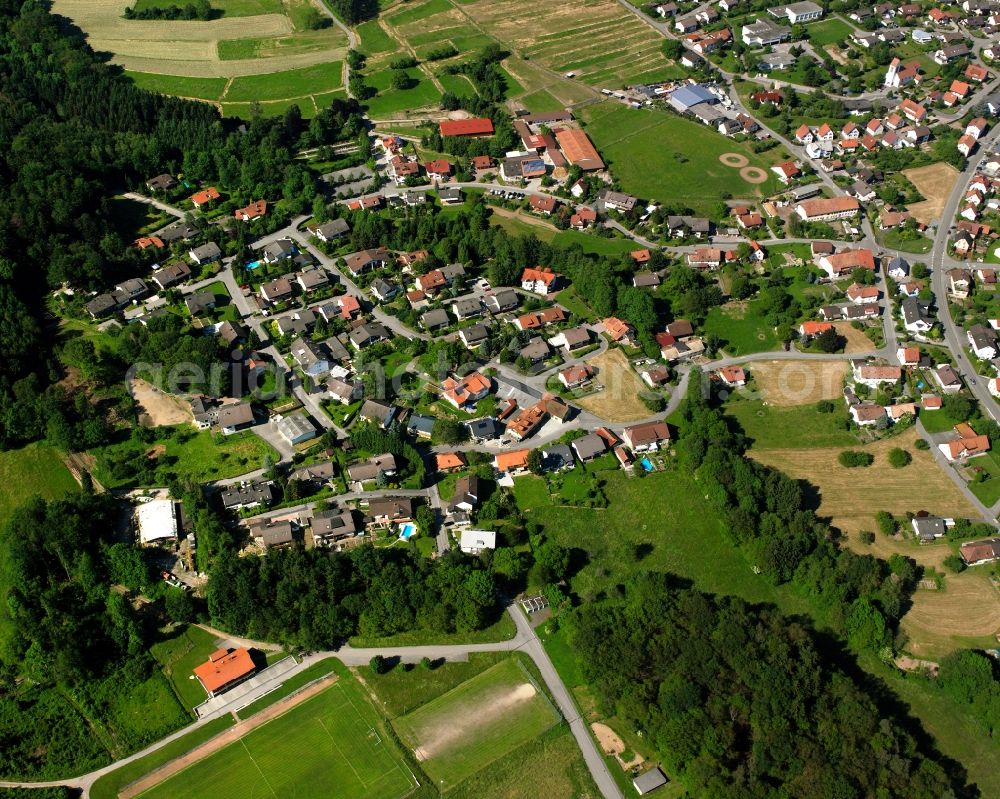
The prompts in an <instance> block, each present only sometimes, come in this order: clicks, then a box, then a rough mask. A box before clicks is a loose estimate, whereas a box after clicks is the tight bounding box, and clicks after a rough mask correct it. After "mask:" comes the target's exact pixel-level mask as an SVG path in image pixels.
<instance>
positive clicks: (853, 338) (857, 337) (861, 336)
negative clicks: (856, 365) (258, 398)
mask: <svg viewBox="0 0 1000 799" xmlns="http://www.w3.org/2000/svg"><path fill="white" fill-rule="evenodd" d="M833 326H834V328H835V329H836V330H837V332H838V333H840V335H842V336H843V337H844V338H846V339H847V346H846V347H844V352H845V353H847V354H848V355H852V354H853V353H855V352H871V351H872V350H874V349H875V345H874V344H873V343H872V340H871V339H870V338H868V336H866V335H865V331H864V330H856V329H855V328H853V327H851V323H850V322H846V321H843V320H842V321H840V322H834V323H833Z"/></svg>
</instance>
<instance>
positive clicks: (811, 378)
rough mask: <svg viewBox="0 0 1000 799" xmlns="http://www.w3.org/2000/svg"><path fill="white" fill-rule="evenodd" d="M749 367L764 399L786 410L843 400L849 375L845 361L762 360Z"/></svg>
mask: <svg viewBox="0 0 1000 799" xmlns="http://www.w3.org/2000/svg"><path fill="white" fill-rule="evenodd" d="M748 368H749V371H750V374H751V375H752V376H753V380H754V385H755V386H756V388H757V390H758V391H760V393H761V395H762V399H763V400H764V401H765V402H766V403H767V404H768V405H777V406H784V407H787V406H790V405H808V404H810V403H813V402H819V401H820V400H825V399H828V400H835V399H839V398H840V396H841V392H842V391H843V387H844V375H845V374H847V363H846V362H844V361H760V362H756V363H752V364H750V366H749V367H748Z"/></svg>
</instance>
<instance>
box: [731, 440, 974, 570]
mask: <svg viewBox="0 0 1000 799" xmlns="http://www.w3.org/2000/svg"><path fill="white" fill-rule="evenodd" d="M916 439H917V431H916V429H910V430H907V431H906V432H904V433H902V434H901V435H898V436H894V437H892V438H888V439H883V440H881V441H876V442H874V443H872V444H866V445H859V446H857V447H852V449H861V450H864V451H866V452H870V453H871V454H872V455H874V456H875V462H874V463H873V464H872V465H871V466H869V467H867V468H860V469H848V468H845V467H843V466H841V465H840V463H839V462H838V461H837V456H838V455H839V454H840V453H841V452H842V451H843V450H844V449H845V448H844V447H818V448H814V449H759V450H758V449H754V450H751V455H752V456H753V457H754V458H756V459H757V460H759V461H761V462H762V463H766V464H768V465H770V466H773V467H775V468H776V469H781V471H783V472H785V473H786V474H788V475H789V476H790V477H793V478H795V479H801V480H807V481H808V482H809V483H811V484H812V485H814V486H816V488H817V489H818V490H819V495H820V503H819V510H818V512H819V515H820V516H823V517H827V518H829V519H830V520H831V522H832V523H833V525H834V526H835V527H837V528H839V529H840V530H841V531H843V532H844V533H845V534H847V535H848V536H849V538H853V539H856V537H857V536H856V534H857V532H858V531H860V530H874V529H875V513H876V512H877V511H880V510H886V511H889V512H890V513H893V514H898V515H900V516H903V515H905V514H906V513H907V511H912V512H916V511H919V510H926V511H928V512H930V513H935V514H938V515H940V516H952V517H954V516H958V517H968V518H976V517H978V513H977V512H976V510H975V508H974V507H973V506H972V504H971V503H970V502H969V501H968V500H967V499H966V498H965V495H964V494H962V493H961V492H960V491H959V490H958V487H957V486H956V485H955V484H954V483H953V482H952V481H951V479H950V478H949V477H948V475H946V474H945V473H944V471H943V470H942V469H941V467H940V466H938V464H937V461H935V460H934V456H933V455H931V453H930V452H929V451H927V450H919V449H916V448H915V447H914V446H913V443H914V442H915V441H916ZM895 447H902V448H903V449H905V450H907V451H908V452H909V453H910V455H912V456H913V461H912V462H911V463H910V465H909V466H905V467H903V468H902V469H895V468H893V467H892V466H890V465H889V462H888V457H887V456H888V452H889V450H891V449H894V448H895ZM854 545H857V546H860V544H858V543H857V542H856V541H855V542H854V543H853V544H852V546H854ZM945 554H947V553H945ZM911 556H913V557H915V555H913V554H912V550H911Z"/></svg>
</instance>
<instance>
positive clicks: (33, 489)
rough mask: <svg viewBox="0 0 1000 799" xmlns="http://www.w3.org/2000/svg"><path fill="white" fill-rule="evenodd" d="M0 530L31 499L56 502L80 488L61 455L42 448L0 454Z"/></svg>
mask: <svg viewBox="0 0 1000 799" xmlns="http://www.w3.org/2000/svg"><path fill="white" fill-rule="evenodd" d="M0 485H2V486H3V491H0V527H3V526H4V525H6V523H7V520H8V519H10V515H11V513H13V512H14V509H15V508H17V507H18V506H19V505H23V504H24V503H25V502H27V501H28V500H29V499H31V498H32V497H42V499H59V498H60V497H62V496H64V495H66V494H68V493H70V492H71V491H75V490H76V489H77V488H79V486H78V484H77V482H76V480H74V479H73V475H72V474H70V471H69V469H67V468H66V465H65V464H64V463H63V458H62V454H61V453H60V452H59V451H58V450H57V449H55V448H53V447H49V446H47V445H45V444H29V445H28V446H26V447H22V448H21V449H12V450H8V451H7V452H0Z"/></svg>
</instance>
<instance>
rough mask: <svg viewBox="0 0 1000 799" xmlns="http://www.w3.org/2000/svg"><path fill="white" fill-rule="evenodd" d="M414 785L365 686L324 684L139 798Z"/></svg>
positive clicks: (360, 792) (397, 792) (360, 791)
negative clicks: (320, 690) (319, 689)
mask: <svg viewBox="0 0 1000 799" xmlns="http://www.w3.org/2000/svg"><path fill="white" fill-rule="evenodd" d="M413 787H414V783H413V778H412V776H411V775H410V773H409V770H408V769H407V768H406V767H405V765H404V764H403V762H402V758H401V755H400V752H399V751H398V750H397V749H396V747H395V745H394V744H393V742H392V739H391V737H390V736H389V735H388V734H387V733H386V732H385V731H384V730H381V731H380V721H379V717H378V714H377V713H376V712H375V709H374V708H373V707H372V706H371V705H370V704H369V702H368V700H367V698H366V697H365V694H364V692H363V690H362V689H361V688H360V686H359V685H358V684H357V683H355V682H354V681H353V680H352V679H351V678H350V677H348V676H342V677H341V678H340V680H339V681H338V682H337V683H335V684H334V685H332V686H330V687H329V688H328V689H326V690H325V691H323V692H322V693H320V694H318V695H317V696H314V697H312V698H311V699H308V700H306V701H305V702H303V703H302V704H300V705H297V706H296V707H294V708H292V709H291V710H289V711H288V712H287V713H284V714H283V715H281V716H279V717H277V718H276V719H274V720H273V721H270V722H268V723H266V724H264V725H263V726H261V727H258V728H256V729H254V730H252V731H251V732H249V733H248V734H247V735H245V736H244V737H243V738H241V739H240V740H239V741H236V742H234V743H232V744H230V745H228V746H226V747H225V748H223V749H221V750H219V751H218V752H216V753H214V754H212V755H210V756H209V757H207V758H205V759H204V760H201V761H199V762H197V763H194V764H193V765H191V766H189V767H188V768H186V769H185V770H184V771H182V772H180V773H178V774H176V775H174V776H173V777H170V778H168V779H167V780H166V781H164V782H161V783H160V784H159V785H157V786H155V787H154V788H151V789H150V790H148V791H145V792H144V793H142V794H140V795H141V796H142V797H143V799H160V797H162V798H163V799H203V797H204V798H205V799H208V797H215V796H247V797H258V796H265V797H266V796H273V797H275V799H279V797H285V796H294V797H296V799H314V798H315V799H356V798H357V799H362V798H367V799H396V797H401V796H403V795H404V794H406V793H408V792H409V791H410V790H411V789H412V788H413Z"/></svg>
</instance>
